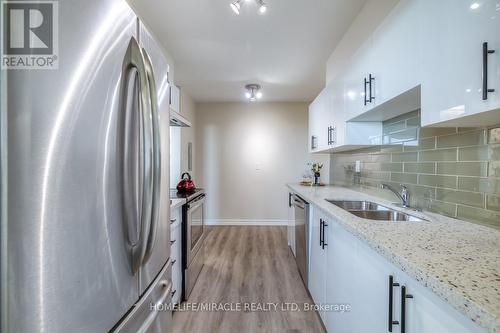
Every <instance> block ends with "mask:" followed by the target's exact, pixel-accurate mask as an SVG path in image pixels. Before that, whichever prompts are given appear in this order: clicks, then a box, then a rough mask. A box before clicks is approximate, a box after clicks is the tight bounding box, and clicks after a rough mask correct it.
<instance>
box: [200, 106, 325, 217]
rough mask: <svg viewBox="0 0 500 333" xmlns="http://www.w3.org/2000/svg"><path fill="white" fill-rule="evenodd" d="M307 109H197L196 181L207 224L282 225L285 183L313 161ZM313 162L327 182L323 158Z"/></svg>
mask: <svg viewBox="0 0 500 333" xmlns="http://www.w3.org/2000/svg"><path fill="white" fill-rule="evenodd" d="M307 109H308V104H307V103H207V104H197V107H196V143H197V149H196V152H197V153H196V168H197V172H196V179H197V183H198V185H199V186H202V187H204V188H205V189H206V192H207V204H206V218H207V220H208V222H210V223H213V222H217V223H219V224H239V223H241V224H284V223H286V221H287V220H288V212H287V204H288V191H287V189H286V187H285V184H286V183H288V182H298V181H299V180H300V178H301V176H302V174H303V172H304V171H305V170H306V169H307V166H306V163H307V162H309V161H311V160H313V159H312V158H311V156H310V155H309V154H308V152H307V142H308V141H307ZM318 158H319V159H321V160H322V161H323V162H324V165H325V167H324V172H323V173H324V175H325V177H328V175H329V170H328V169H329V156H321V157H317V156H315V158H314V159H318ZM324 180H325V181H327V182H328V178H325V179H324Z"/></svg>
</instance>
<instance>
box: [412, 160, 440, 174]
mask: <svg viewBox="0 0 500 333" xmlns="http://www.w3.org/2000/svg"><path fill="white" fill-rule="evenodd" d="M404 172H414V173H431V174H435V173H436V163H434V162H424V163H405V164H404Z"/></svg>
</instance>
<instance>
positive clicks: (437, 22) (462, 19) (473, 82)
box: [419, 0, 500, 126]
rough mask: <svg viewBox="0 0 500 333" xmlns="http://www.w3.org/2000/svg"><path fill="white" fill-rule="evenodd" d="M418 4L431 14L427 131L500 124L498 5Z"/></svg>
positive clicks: (493, 0)
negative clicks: (428, 128)
mask: <svg viewBox="0 0 500 333" xmlns="http://www.w3.org/2000/svg"><path fill="white" fill-rule="evenodd" d="M419 1H420V2H421V3H422V6H423V12H425V13H426V14H425V19H423V20H422V21H421V29H422V36H423V41H424V42H423V60H422V68H423V82H422V125H423V126H426V125H434V124H435V125H438V126H482V125H491V124H493V123H499V122H500V111H499V110H498V109H500V3H499V1H498V0H476V1H474V0H440V1H435V0H419ZM484 43H487V48H485V49H484V51H483V47H484V46H483V45H485V44H484ZM488 50H491V51H494V53H491V52H488ZM485 81H486V82H485ZM488 90H494V91H490V92H488ZM483 94H484V96H483ZM493 110H496V111H493Z"/></svg>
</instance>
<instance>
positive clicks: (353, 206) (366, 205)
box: [326, 199, 427, 222]
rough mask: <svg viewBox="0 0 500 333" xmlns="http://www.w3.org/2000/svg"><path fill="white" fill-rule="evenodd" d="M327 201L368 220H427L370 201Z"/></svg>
mask: <svg viewBox="0 0 500 333" xmlns="http://www.w3.org/2000/svg"><path fill="white" fill-rule="evenodd" d="M326 201H328V202H329V203H332V204H334V205H335V206H337V207H340V208H342V209H344V210H346V211H348V212H349V213H351V214H353V215H355V216H357V217H361V218H363V219H367V220H377V221H405V222H422V221H427V220H425V219H423V218H420V217H417V216H414V215H410V214H407V213H404V212H400V211H397V210H394V209H391V208H389V207H386V206H383V205H380V204H377V203H375V202H370V201H338V200H328V199H326Z"/></svg>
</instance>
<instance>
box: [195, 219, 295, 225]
mask: <svg viewBox="0 0 500 333" xmlns="http://www.w3.org/2000/svg"><path fill="white" fill-rule="evenodd" d="M204 222H205V224H206V225H232V226H287V225H288V224H289V222H291V221H289V220H244V219H205V221H204Z"/></svg>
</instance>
